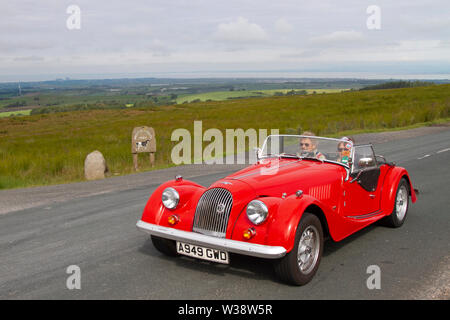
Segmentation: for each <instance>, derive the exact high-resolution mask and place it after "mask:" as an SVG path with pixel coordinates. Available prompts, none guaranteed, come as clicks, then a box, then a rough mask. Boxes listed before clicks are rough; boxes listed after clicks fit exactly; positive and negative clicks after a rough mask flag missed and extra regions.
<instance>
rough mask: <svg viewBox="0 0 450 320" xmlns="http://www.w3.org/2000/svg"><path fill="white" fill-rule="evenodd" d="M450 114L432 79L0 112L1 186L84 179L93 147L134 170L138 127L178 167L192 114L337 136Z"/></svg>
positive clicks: (213, 124) (161, 160)
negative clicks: (381, 86)
mask: <svg viewBox="0 0 450 320" xmlns="http://www.w3.org/2000/svg"><path fill="white" fill-rule="evenodd" d="M449 117H450V85H433V86H428V87H417V88H404V89H391V90H374V91H351V92H350V91H349V92H342V93H334V94H324V95H305V96H300V95H299V96H295V95H294V96H280V97H265V98H248V99H244V100H228V101H211V102H198V103H192V104H182V105H173V106H160V107H152V108H146V109H136V108H130V109H121V110H114V109H111V110H90V111H74V112H62V113H55V114H42V115H32V116H21V117H10V118H2V119H0V189H5V188H16V187H27V186H35V185H46V184H57V183H66V182H75V181H82V180H83V179H84V178H83V165H84V159H85V157H86V155H87V154H88V153H90V152H92V151H93V150H99V151H101V152H102V153H103V155H104V156H105V158H106V161H107V164H108V167H109V170H110V171H109V175H122V174H128V173H132V172H134V171H133V161H132V157H131V132H132V130H133V128H134V127H135V126H142V125H148V126H152V127H153V128H154V129H155V131H156V139H157V154H156V166H155V169H158V168H163V167H168V166H172V165H173V164H172V162H171V160H170V153H171V150H172V147H173V146H174V145H175V144H177V143H178V142H172V141H170V138H171V133H172V131H173V130H175V129H177V128H186V129H188V130H189V131H190V132H192V131H193V126H194V121H195V120H202V121H203V130H206V129H208V128H218V129H219V130H221V131H222V133H223V134H224V133H225V129H227V128H228V129H236V128H242V129H244V130H246V129H249V128H254V129H256V130H258V129H269V130H270V129H279V130H280V133H299V132H301V131H303V130H310V131H314V132H315V133H316V134H317V135H324V136H338V135H340V134H342V133H343V132H353V133H356V132H368V131H379V130H392V129H395V128H399V127H407V126H414V125H417V124H427V123H432V122H433V121H439V120H441V119H447V118H449ZM224 136H225V134H224ZM208 143H209V142H207V143H205V145H206V144H208ZM140 167H141V170H150V169H151V167H150V165H149V164H148V162H147V161H146V156H140Z"/></svg>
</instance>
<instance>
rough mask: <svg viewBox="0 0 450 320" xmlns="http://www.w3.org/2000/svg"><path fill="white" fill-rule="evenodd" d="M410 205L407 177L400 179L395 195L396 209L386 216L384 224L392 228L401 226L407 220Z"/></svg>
mask: <svg viewBox="0 0 450 320" xmlns="http://www.w3.org/2000/svg"><path fill="white" fill-rule="evenodd" d="M408 207H409V185H408V182H407V181H406V179H405V178H402V179H400V182H399V183H398V186H397V193H396V195H395V203H394V210H393V211H392V213H391V214H390V215H389V216H387V217H386V218H384V224H385V225H387V226H388V227H391V228H398V227H400V226H401V225H402V224H403V222H405V219H406V214H407V213H408Z"/></svg>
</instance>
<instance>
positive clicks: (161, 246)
mask: <svg viewBox="0 0 450 320" xmlns="http://www.w3.org/2000/svg"><path fill="white" fill-rule="evenodd" d="M150 237H151V238H152V243H153V245H154V246H155V248H156V249H157V250H158V251H159V252H161V253H164V254H165V255H168V256H171V257H174V256H177V255H178V253H177V248H176V242H175V241H173V240H168V239H164V238H160V237H157V236H150Z"/></svg>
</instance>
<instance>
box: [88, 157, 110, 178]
mask: <svg viewBox="0 0 450 320" xmlns="http://www.w3.org/2000/svg"><path fill="white" fill-rule="evenodd" d="M107 171H108V167H107V166H106V160H105V158H104V157H103V155H102V153H101V152H100V151H97V150H95V151H93V152H91V153H89V154H88V155H87V157H86V160H84V177H85V178H86V179H87V180H97V179H104V178H105V172H107Z"/></svg>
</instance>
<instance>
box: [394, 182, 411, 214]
mask: <svg viewBox="0 0 450 320" xmlns="http://www.w3.org/2000/svg"><path fill="white" fill-rule="evenodd" d="M407 210H408V189H407V188H406V186H405V185H404V184H402V185H401V186H400V188H399V189H398V192H397V198H396V199H395V212H396V214H397V219H398V220H399V221H402V220H403V219H404V218H405V215H406V211H407Z"/></svg>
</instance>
